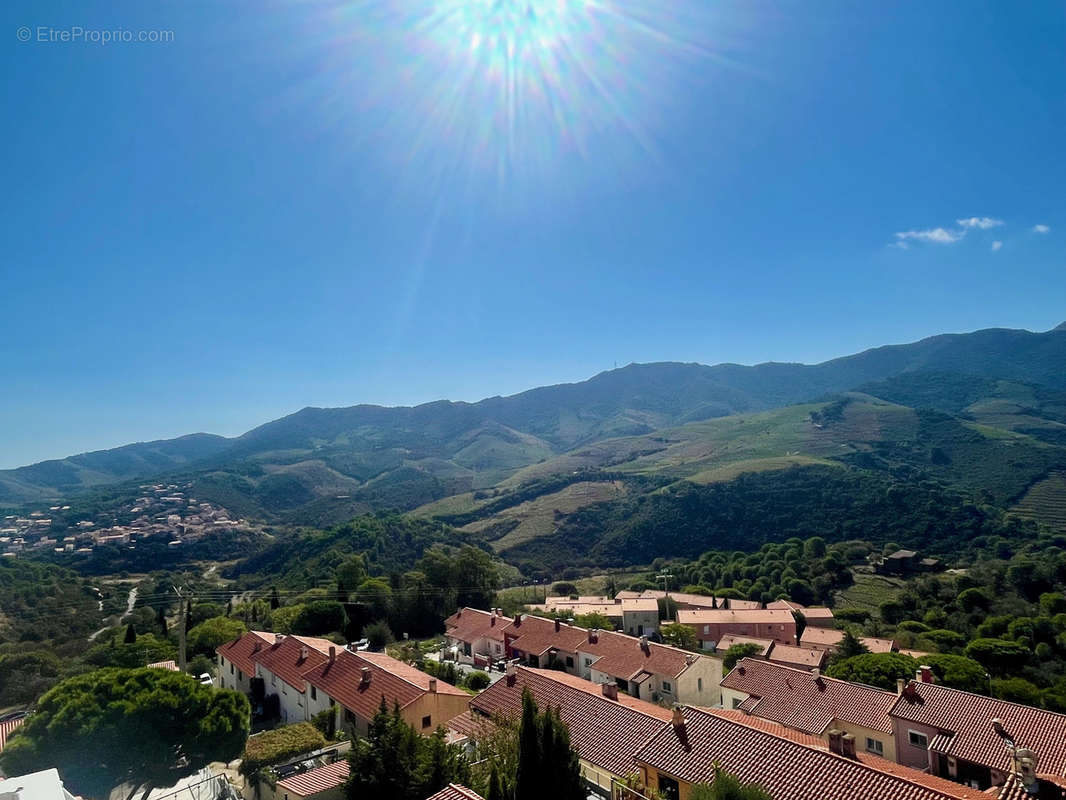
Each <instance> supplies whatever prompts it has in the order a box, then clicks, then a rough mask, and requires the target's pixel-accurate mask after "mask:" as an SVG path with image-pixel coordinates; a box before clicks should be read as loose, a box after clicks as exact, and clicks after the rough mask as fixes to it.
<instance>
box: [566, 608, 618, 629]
mask: <svg viewBox="0 0 1066 800" xmlns="http://www.w3.org/2000/svg"><path fill="white" fill-rule="evenodd" d="M574 624H575V625H577V626H578V627H581V628H598V629H599V630H601V631H613V630H614V623H613V622H611V619H610V617H608V616H607V615H606V614H601V613H600V612H598V611H593V612H591V613H589V614H578V615H577V616H576V617H574Z"/></svg>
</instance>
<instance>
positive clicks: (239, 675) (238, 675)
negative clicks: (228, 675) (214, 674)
mask: <svg viewBox="0 0 1066 800" xmlns="http://www.w3.org/2000/svg"><path fill="white" fill-rule="evenodd" d="M237 680H239V681H243V680H244V673H243V672H241V671H240V670H237Z"/></svg>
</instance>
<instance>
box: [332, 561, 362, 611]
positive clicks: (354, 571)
mask: <svg viewBox="0 0 1066 800" xmlns="http://www.w3.org/2000/svg"><path fill="white" fill-rule="evenodd" d="M366 576H367V569H366V557H365V556H364V555H363V554H362V553H357V554H356V555H353V556H348V558H346V559H345V560H344V561H342V562H341V564H340V566H338V567H337V589H338V592H340V590H341V587H343V588H344V589H345V590H347V591H348V592H350V591H352V590H353V589H355V588H356V587H357V586H359V584H361V583H362V582H363V581H365V580H366ZM341 599H342V600H347V599H348V598H347V597H341Z"/></svg>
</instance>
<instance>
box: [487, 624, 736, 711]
mask: <svg viewBox="0 0 1066 800" xmlns="http://www.w3.org/2000/svg"><path fill="white" fill-rule="evenodd" d="M504 638H505V649H506V650H507V654H508V657H509V658H516V659H518V660H519V661H521V662H522V663H524V664H525V665H526V666H530V667H546V666H551V665H553V664H558V665H561V666H563V667H564V668H565V669H566V671H567V672H569V673H570V674H572V675H577V676H579V677H581V678H584V679H585V680H590V681H592V682H594V683H614V684H615V685H617V686H618V688H619V689H620V690H621V691H622V692H625V693H626V694H630V695H632V696H633V697H637V698H640V699H644V700H651V701H652V702H659V701H663V702H687V703H697V704H703V705H716V704H717V703H718V701H719V698H720V691H719V688H718V681H719V680H721V676H722V664H721V661H719V660H718V659H717V658H709V657H706V656H701V655H699V654H696V653H689V652H687V651H685V650H680V649H678V648H676V647H670V646H668V645H663V644H656V643H655V642H651V641H649V640H648V638H647V637H640V638H639V639H637V638H634V637H632V636H626V635H625V634H621V633H615V632H613V631H600V630H595V629H585V628H578V627H575V626H572V625H566V624H563V623H560V622H559V621H558V620H547V619H544V618H542V617H533V616H528V615H527V616H525V617H522V618H520V619H519V620H517V621H516V622H514V623H512V625H511V626H510V628H509V629H508V630H506V631H505V632H504Z"/></svg>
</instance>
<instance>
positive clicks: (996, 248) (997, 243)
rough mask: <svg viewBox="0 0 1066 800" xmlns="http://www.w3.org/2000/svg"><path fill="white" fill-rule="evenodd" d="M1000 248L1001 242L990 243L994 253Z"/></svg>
mask: <svg viewBox="0 0 1066 800" xmlns="http://www.w3.org/2000/svg"><path fill="white" fill-rule="evenodd" d="M1002 246H1003V242H1000V241H995V242H992V251H993V252H995V251H996V250H999V248H1001V247H1002Z"/></svg>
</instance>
